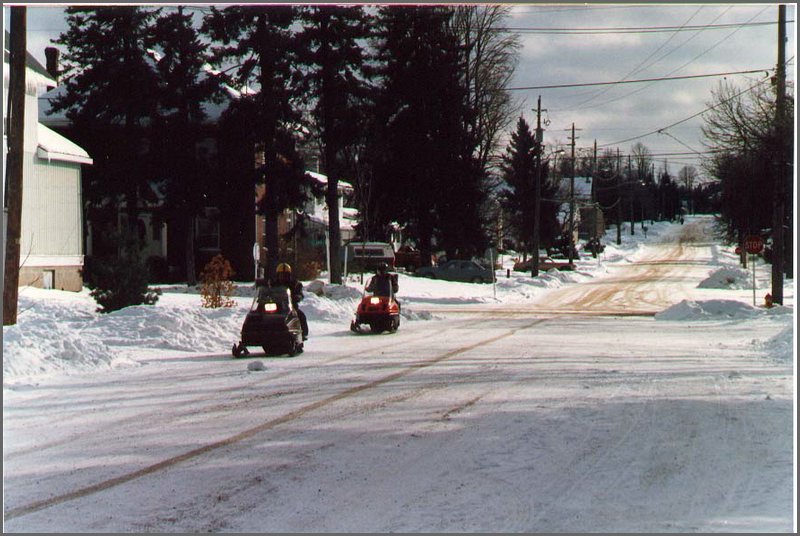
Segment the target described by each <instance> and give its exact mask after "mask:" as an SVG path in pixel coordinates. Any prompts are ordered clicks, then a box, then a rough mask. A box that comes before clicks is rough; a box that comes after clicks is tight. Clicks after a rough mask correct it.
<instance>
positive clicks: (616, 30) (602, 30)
mask: <svg viewBox="0 0 800 536" xmlns="http://www.w3.org/2000/svg"><path fill="white" fill-rule="evenodd" d="M728 9H730V8H728ZM723 14H724V13H723ZM720 16H722V15H720ZM718 18H719V17H717V19H718ZM715 20H716V19H715ZM751 21H752V19H750V20H748V21H747V22H738V23H726V24H697V25H692V26H688V25H683V26H629V27H624V26H616V27H615V26H609V27H596V28H588V27H587V28H546V27H529V28H524V27H498V28H492V29H491V31H495V32H504V33H518V34H525V35H527V34H543V35H553V34H555V35H616V34H642V33H667V32H694V31H705V30H726V29H730V28H736V29H741V28H746V27H752V26H774V25H776V24H778V22H777V21H761V22H751ZM787 22H794V21H787Z"/></svg>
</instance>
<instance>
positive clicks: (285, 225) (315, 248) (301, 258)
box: [256, 171, 358, 272]
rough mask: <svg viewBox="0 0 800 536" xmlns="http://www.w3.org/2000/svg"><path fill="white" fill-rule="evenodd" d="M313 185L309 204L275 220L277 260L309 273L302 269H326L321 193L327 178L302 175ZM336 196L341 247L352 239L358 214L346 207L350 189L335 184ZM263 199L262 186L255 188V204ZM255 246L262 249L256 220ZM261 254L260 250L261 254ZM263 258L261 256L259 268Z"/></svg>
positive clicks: (325, 228)
mask: <svg viewBox="0 0 800 536" xmlns="http://www.w3.org/2000/svg"><path fill="white" fill-rule="evenodd" d="M306 174H307V175H309V176H311V178H313V179H314V181H315V182H316V185H317V188H315V189H314V190H315V191H316V193H315V191H314V190H312V191H310V192H308V193H309V196H308V197H309V201H308V202H307V203H306V205H305V206H304V207H303V208H302V209H300V210H297V211H295V210H286V211H284V213H283V215H282V216H281V217H280V218H279V219H278V235H279V236H280V237H282V238H281V251H280V252H279V257H280V258H281V259H282V260H286V261H288V262H289V263H291V264H293V265H295V266H297V268H298V269H300V270H301V272H302V271H306V272H309V271H313V269H312V268H310V267H307V268H305V269H304V265H308V264H313V265H315V266H316V267H318V268H319V269H327V243H328V242H327V236H328V206H327V203H326V201H325V194H324V193H319V192H324V191H325V189H326V188H327V185H328V177H327V176H326V175H323V174H321V173H316V172H313V171H306ZM338 192H339V230H340V233H341V240H342V244H345V243H347V242H348V241H350V240H352V239H353V238H354V237H355V226H356V223H357V218H358V210H357V209H355V208H351V207H348V206H346V205H347V204H348V202H349V200H350V199H351V197H352V195H353V192H354V190H353V185H352V184H350V183H349V182H346V181H342V180H340V181H338ZM263 195H264V186H263V185H259V186H257V187H256V204H258V202H259V201H260V199H261V197H262V196H263ZM256 243H257V244H258V247H260V248H263V247H264V217H263V216H260V215H257V216H256ZM262 251H263V250H262ZM265 262H266V255H261V265H262V270H263V265H264V263H265Z"/></svg>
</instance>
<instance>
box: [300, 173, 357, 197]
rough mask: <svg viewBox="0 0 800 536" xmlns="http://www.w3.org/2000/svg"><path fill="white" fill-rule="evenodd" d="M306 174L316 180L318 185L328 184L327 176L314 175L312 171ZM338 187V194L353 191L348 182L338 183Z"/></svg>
mask: <svg viewBox="0 0 800 536" xmlns="http://www.w3.org/2000/svg"><path fill="white" fill-rule="evenodd" d="M306 174H307V175H310V176H311V177H312V178H313V179H314V180H316V181H317V182H318V183H320V184H328V176H327V175H323V174H322V173H316V172H314V171H306ZM338 186H339V193H344V192H348V193H350V192H352V191H353V185H352V184H350V183H349V182H346V181H339V182H338Z"/></svg>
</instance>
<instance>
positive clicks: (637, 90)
mask: <svg viewBox="0 0 800 536" xmlns="http://www.w3.org/2000/svg"><path fill="white" fill-rule="evenodd" d="M768 8H769V6H767V7H765V8H763V9H762V10H761V11H759V12H758V13H756V14H755V15H753V16H752V17H751V18H750V19H749V20H751V21H752V20H753V19H755V18H756V17H758V16H759V15H761V14H762V13H763V12H764V11H766V10H767V9H768ZM739 30H741V28H737V29H735V30H733V31H732V32H730V33H729V34H728V35H726V36H724V37H723V38H722V39H720V40H718V41H717V42H716V43H714V44H713V45H711V46H710V47H709V48H707V49H705V50H704V51H703V52H701V53H700V54H698V55H696V56H695V57H694V58H692V59H691V60H689V61H687V62H686V63H684V64H683V65H681V66H680V67H677V68H675V69H673V70H671V71H670V72H668V73H667V74H666V75H664V76H665V77H669V76H671V75H672V74H673V73H676V72H678V71H680V70H681V69H683V68H684V67H686V66H688V65H690V64H692V63H694V62H695V61H696V60H698V59H699V58H701V57H702V56H705V55H706V54H708V53H709V52H711V51H712V50H714V49H715V48H717V47H718V46H719V45H721V44H722V43H723V42H725V41H727V40H728V39H730V38H731V37H733V35H734V34H735V33H736V32H738V31H739ZM687 42H688V40H687ZM664 57H666V56H664ZM659 61H660V60H659ZM651 85H652V84H649V85H647V86H644V87H641V88H638V89H634V90H633V91H631V92H629V93H625V94H624V95H620V96H618V97H614V98H612V99H609V100H606V101H603V102H601V103H600V104H596V106H605V105H606V104H611V103H612V102H617V101H618V100H622V99H625V98H627V97H630V96H631V95H635V94H637V93H640V92H642V91H644V90H646V89H648V88H649V87H650V86H651ZM574 109H575V108H563V109H561V110H562V111H563V110H574Z"/></svg>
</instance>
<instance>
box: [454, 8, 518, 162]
mask: <svg viewBox="0 0 800 536" xmlns="http://www.w3.org/2000/svg"><path fill="white" fill-rule="evenodd" d="M509 10H510V7H509V6H503V5H465V6H459V7H457V8H456V9H455V15H454V17H453V19H452V27H453V31H454V32H455V33H456V35H457V36H458V38H459V40H460V41H461V43H462V45H463V50H464V52H463V53H464V63H465V65H464V84H465V87H466V88H467V90H468V99H469V104H468V106H469V108H471V109H472V110H473V111H474V112H475V117H474V118H473V122H472V125H470V127H471V133H472V136H473V139H474V143H475V145H476V152H477V155H476V156H477V159H478V162H479V164H480V166H481V167H482V169H486V167H487V166H488V165H489V163H490V160H491V157H492V155H493V154H495V153H496V152H497V149H498V140H499V138H500V134H501V133H502V132H503V131H504V130H505V129H506V128H507V127H508V126H509V125H510V124H511V121H512V120H513V119H514V117H516V115H517V112H518V108H519V107H518V106H516V105H515V104H514V101H513V99H512V97H511V94H510V93H509V92H508V91H505V88H506V87H507V86H508V84H509V83H510V82H511V78H512V77H513V76H514V69H515V68H516V66H517V62H518V59H519V48H520V46H521V44H520V41H519V36H518V35H516V34H510V33H505V32H499V31H498V29H499V28H500V27H502V25H503V21H504V19H505V18H506V16H507V15H508V12H509Z"/></svg>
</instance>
